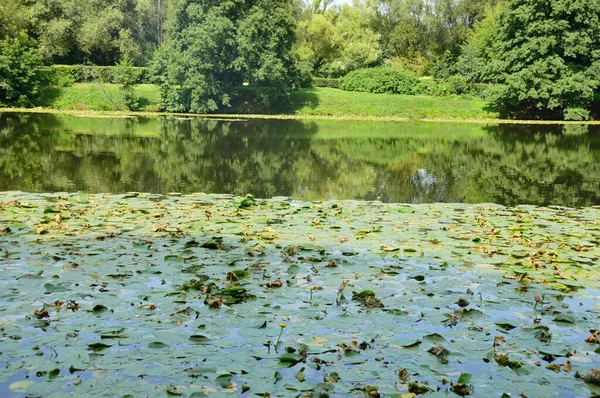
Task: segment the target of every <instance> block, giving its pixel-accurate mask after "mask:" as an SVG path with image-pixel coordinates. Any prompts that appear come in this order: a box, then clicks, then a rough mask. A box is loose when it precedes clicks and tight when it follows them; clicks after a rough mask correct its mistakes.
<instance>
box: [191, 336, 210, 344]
mask: <svg viewBox="0 0 600 398" xmlns="http://www.w3.org/2000/svg"><path fill="white" fill-rule="evenodd" d="M189 339H190V340H191V341H193V342H194V343H198V344H206V343H208V342H209V341H210V338H209V337H207V336H204V335H202V334H194V335H192V336H190V338H189Z"/></svg>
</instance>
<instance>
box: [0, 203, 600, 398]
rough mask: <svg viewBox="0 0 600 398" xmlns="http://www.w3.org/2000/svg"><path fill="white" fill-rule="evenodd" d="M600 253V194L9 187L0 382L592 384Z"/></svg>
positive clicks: (599, 341)
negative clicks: (384, 196)
mask: <svg viewBox="0 0 600 398" xmlns="http://www.w3.org/2000/svg"><path fill="white" fill-rule="evenodd" d="M407 209H409V210H410V211H407ZM274 220H277V221H276V222H274ZM599 258H600V208H594V207H592V208H585V209H568V208H559V207H554V208H541V207H532V206H519V207H514V208H506V207H502V206H494V205H464V204H434V205H415V206H407V205H393V204H382V203H379V202H355V201H347V202H319V203H307V202H297V201H291V200H288V199H283V198H282V199H277V198H274V199H270V200H259V199H255V198H252V197H250V196H249V197H246V198H233V197H230V196H220V195H201V194H198V195H180V194H173V195H165V196H159V195H148V194H138V193H135V194H128V195H86V194H83V193H78V194H24V193H16V192H8V193H3V194H0V272H1V275H2V278H1V280H0V283H1V284H2V289H1V290H0V347H1V349H0V351H1V356H0V395H3V396H5V395H10V394H23V395H29V396H46V395H51V394H53V393H58V394H61V395H69V394H72V395H73V396H81V395H86V396H94V395H100V394H102V393H105V392H106V391H110V394H112V395H115V396H120V395H126V394H130V395H133V396H150V395H151V396H160V395H164V396H167V395H177V396H179V395H180V396H194V397H198V396H204V395H211V396H213V395H215V394H217V395H218V394H229V395H230V394H231V393H234V394H242V393H247V394H248V395H250V394H255V395H259V396H268V395H270V396H278V397H279V396H293V397H295V396H321V397H323V396H347V395H353V394H354V395H356V394H358V395H362V394H369V395H371V396H394V395H396V396H412V395H411V394H428V393H435V392H441V393H444V394H451V395H453V394H457V395H459V396H467V395H473V396H482V395H484V394H492V395H494V396H502V395H503V394H507V395H504V396H508V394H510V396H519V394H523V395H525V396H544V397H555V396H556V397H558V396H571V395H573V396H590V395H598V394H600V387H599V386H598V384H599V381H598V374H599V372H600V370H599V369H600V333H599V332H598V327H599V324H600V322H599V320H600V290H599V289H600V280H599V278H598V275H599V271H598V264H599V261H598V259H599Z"/></svg>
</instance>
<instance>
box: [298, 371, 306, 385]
mask: <svg viewBox="0 0 600 398" xmlns="http://www.w3.org/2000/svg"><path fill="white" fill-rule="evenodd" d="M296 379H297V380H298V381H299V382H301V383H302V382H303V381H304V380H306V376H304V368H302V369H300V370H299V371H298V372H296Z"/></svg>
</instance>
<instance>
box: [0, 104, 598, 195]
mask: <svg viewBox="0 0 600 398" xmlns="http://www.w3.org/2000/svg"><path fill="white" fill-rule="evenodd" d="M599 133H600V129H599V128H598V127H597V126H574V125H568V126H561V125H497V126H480V125H475V124H457V123H446V124H444V123H419V122H405V123H392V122H340V121H318V122H316V121H287V120H242V121H217V120H202V119H196V118H194V119H182V118H173V117H169V118H167V117H156V118H142V117H140V118H82V117H75V116H69V115H48V114H18V113H4V114H0V190H23V191H37V192H45V191H76V190H84V191H88V192H126V191H144V192H163V193H165V192H174V191H177V192H184V193H189V192H200V191H202V192H211V193H233V194H237V195H244V194H246V193H253V194H254V195H255V196H258V197H272V196H278V195H283V196H293V197H296V198H299V199H305V200H321V199H368V200H371V199H377V198H379V199H380V200H382V201H386V202H409V203H423V202H437V201H441V202H470V203H481V202H494V203H500V204H509V205H514V204H519V203H531V204H559V205H568V206H583V205H594V204H600V159H599V158H600V134H599Z"/></svg>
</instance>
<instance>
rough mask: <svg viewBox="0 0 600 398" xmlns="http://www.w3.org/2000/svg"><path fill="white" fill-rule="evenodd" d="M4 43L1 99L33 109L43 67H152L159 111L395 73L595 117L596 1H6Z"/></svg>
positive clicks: (268, 99)
mask: <svg viewBox="0 0 600 398" xmlns="http://www.w3.org/2000/svg"><path fill="white" fill-rule="evenodd" d="M0 39H1V40H2V41H0V102H5V103H19V104H22V105H27V104H28V103H31V101H33V100H34V98H35V95H36V92H37V91H38V89H39V84H40V82H39V78H38V79H37V80H36V70H37V69H36V68H37V66H38V65H41V64H45V65H52V64H68V65H74V64H85V65H100V66H112V65H115V64H120V65H126V66H143V67H148V68H149V69H150V70H151V71H152V76H153V82H155V83H156V84H158V85H159V86H160V89H161V95H162V100H163V107H164V109H165V110H169V111H191V112H211V111H217V110H219V109H222V108H223V107H227V106H229V105H230V102H231V100H232V99H233V98H234V97H236V96H237V97H244V99H246V97H247V99H248V100H250V101H255V102H256V103H258V104H261V105H262V106H264V107H267V108H268V107H273V106H275V105H278V104H281V103H283V102H285V101H286V98H288V96H289V93H290V92H291V91H292V90H294V89H296V88H298V87H300V86H303V85H304V86H306V85H309V84H310V82H311V80H312V79H314V78H339V77H343V76H346V75H347V74H349V73H350V72H352V71H355V70H361V69H368V68H374V67H389V68H393V69H397V70H401V71H402V72H403V74H404V75H403V76H406V74H407V73H408V74H410V75H411V76H413V77H410V76H409V78H408V80H411V79H413V78H418V77H423V76H433V77H434V79H435V81H436V82H438V83H440V84H446V86H444V87H450V86H456V85H460V86H461V87H463V88H464V87H468V90H466V91H467V92H475V91H474V90H473V87H474V86H477V87H478V89H477V90H476V92H477V93H479V94H481V95H484V96H485V97H486V99H488V100H489V102H490V104H491V106H492V108H494V109H495V110H498V111H500V112H502V113H503V114H504V115H505V116H508V117H516V116H518V117H536V118H542V117H543V118H565V119H573V120H582V119H587V118H589V117H590V116H591V115H594V113H597V112H598V102H599V101H598V92H599V91H600V90H599V88H600V50H599V49H600V2H598V1H597V0H552V1H550V2H549V1H547V0H355V1H354V2H353V4H352V5H337V4H335V3H334V1H333V0H226V1H219V0H2V3H1V4H0ZM392 75H394V74H393V73H381V72H377V73H375V72H365V73H362V75H361V76H370V77H369V79H371V80H370V81H368V82H366V83H365V82H362V83H361V84H362V85H373V84H375V85H376V84H377V80H376V79H375V81H373V76H392ZM404 80H406V79H404ZM336 84H337V83H336ZM382 84H384V85H385V84H388V86H389V85H390V84H389V82H388V83H386V82H385V81H384V82H382ZM398 84H404V83H398ZM481 85H488V86H489V88H488V89H486V90H481V89H480V88H481ZM245 86H249V88H243V87H245ZM346 86H348V85H346ZM421 86H423V85H421ZM377 90H379V89H378V88H376V89H375V90H374V91H377ZM436 90H437V92H442V93H443V92H450V91H448V90H446V89H437V88H436V89H435V90H433V89H432V90H429V91H436ZM371 91H373V90H371ZM425 91H426V92H428V91H427V90H425ZM463 91H465V90H463Z"/></svg>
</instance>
